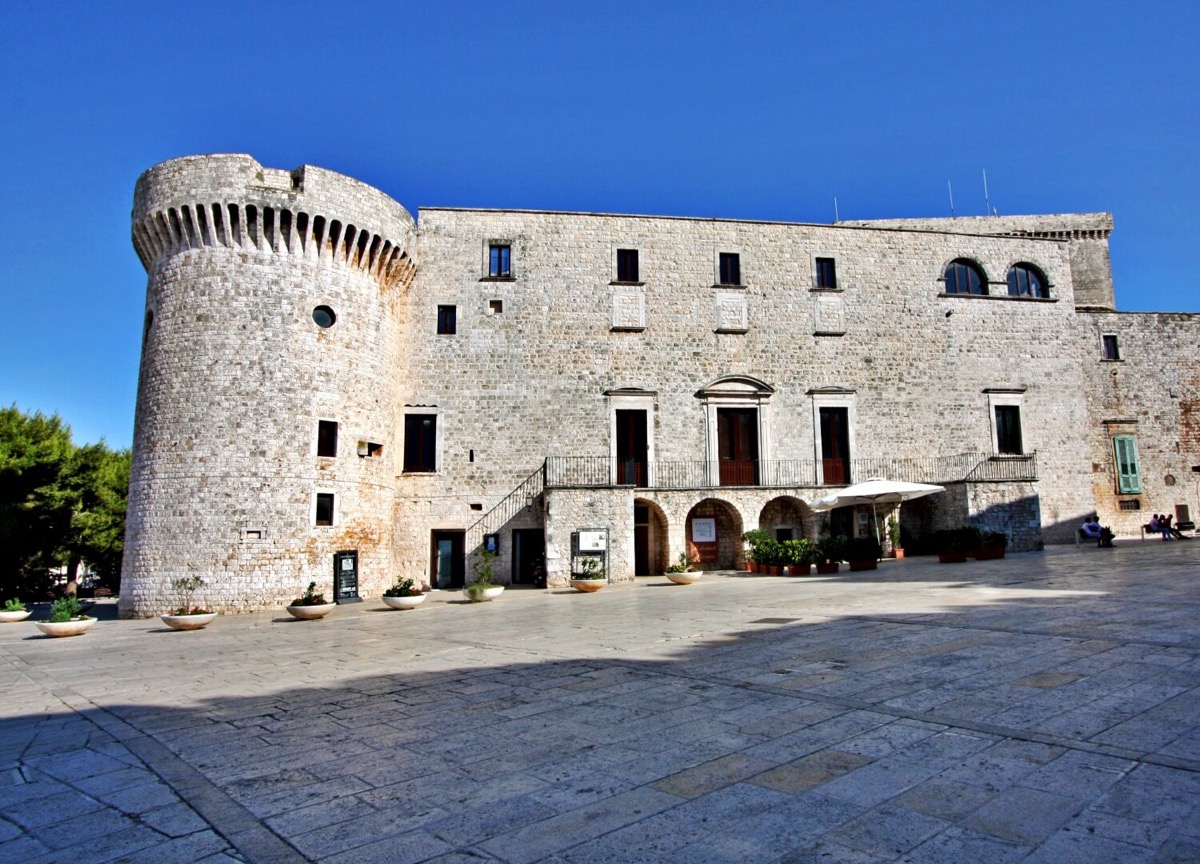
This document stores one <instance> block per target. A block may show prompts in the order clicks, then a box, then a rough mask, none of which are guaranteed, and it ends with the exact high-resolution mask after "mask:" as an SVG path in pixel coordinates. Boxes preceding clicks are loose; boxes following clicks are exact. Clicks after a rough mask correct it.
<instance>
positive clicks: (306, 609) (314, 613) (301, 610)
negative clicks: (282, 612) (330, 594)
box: [287, 603, 337, 621]
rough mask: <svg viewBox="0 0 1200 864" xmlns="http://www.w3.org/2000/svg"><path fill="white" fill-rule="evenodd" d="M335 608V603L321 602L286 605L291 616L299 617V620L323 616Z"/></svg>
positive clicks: (309, 619)
mask: <svg viewBox="0 0 1200 864" xmlns="http://www.w3.org/2000/svg"><path fill="white" fill-rule="evenodd" d="M336 608H337V604H336V603H323V604H321V605H320V606H289V607H287V611H288V614H289V615H291V616H292V617H293V618H299V619H300V620H301V621H312V620H315V619H317V618H324V617H325V616H326V615H328V614H329V613H330V612H332V611H333V610H334V609H336Z"/></svg>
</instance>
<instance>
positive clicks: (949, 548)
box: [930, 528, 974, 564]
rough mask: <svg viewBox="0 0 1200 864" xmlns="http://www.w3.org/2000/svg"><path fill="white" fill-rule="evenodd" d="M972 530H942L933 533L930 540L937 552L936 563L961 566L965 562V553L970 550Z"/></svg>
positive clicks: (972, 538) (972, 540)
mask: <svg viewBox="0 0 1200 864" xmlns="http://www.w3.org/2000/svg"><path fill="white" fill-rule="evenodd" d="M973 530H974V529H963V528H943V529H942V530H940V531H934V532H933V536H932V537H931V538H930V539H931V541H932V543H933V548H934V549H935V550H936V551H937V555H938V561H940V562H941V563H943V564H961V563H962V562H963V561H966V560H967V551H968V550H969V549H970V548H972V545H973V543H974V535H973V534H972V533H970V532H971V531H973Z"/></svg>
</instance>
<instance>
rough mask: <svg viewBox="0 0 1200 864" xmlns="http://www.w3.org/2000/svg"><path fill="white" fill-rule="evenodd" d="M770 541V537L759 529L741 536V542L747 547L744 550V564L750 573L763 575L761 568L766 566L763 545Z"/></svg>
mask: <svg viewBox="0 0 1200 864" xmlns="http://www.w3.org/2000/svg"><path fill="white" fill-rule="evenodd" d="M770 539H771V535H770V534H768V533H767V532H766V531H763V530H762V529H761V528H755V529H754V530H752V531H747V532H746V533H745V534H743V535H742V540H743V541H744V542H745V544H746V546H747V547H748V548H747V550H746V563H747V564H748V565H749V567H748V569H749V570H750V572H751V573H763V572H766V571H764V570H763V569H761V568H763V567H765V566H766V563H765V560H764V558H763V552H762V550H763V544H764V543H766V542H767V541H769V540H770Z"/></svg>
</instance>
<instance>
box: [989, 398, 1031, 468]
mask: <svg viewBox="0 0 1200 864" xmlns="http://www.w3.org/2000/svg"><path fill="white" fill-rule="evenodd" d="M1002 414H1003V415H1005V418H1006V419H1001V415H1002ZM992 422H993V423H994V424H995V430H996V455H997V456H1024V455H1026V453H1025V435H1024V431H1023V429H1022V424H1021V406H1020V405H1013V404H1006V403H1001V404H999V405H993V406H992ZM1014 439H1015V440H1014ZM1014 444H1015V445H1016V449H1015V450H1014V449H1011V448H1012V446H1013V445H1014Z"/></svg>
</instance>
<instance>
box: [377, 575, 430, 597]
mask: <svg viewBox="0 0 1200 864" xmlns="http://www.w3.org/2000/svg"><path fill="white" fill-rule="evenodd" d="M383 596H384V597H420V596H421V589H420V588H418V587H417V585H416V583H414V582H413V580H411V579H405V580H404V581H403V582H400V583H399V584H397V585H393V586H392V587H391V588H389V589H387V590H386V591H384V592H383Z"/></svg>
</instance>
